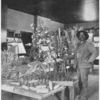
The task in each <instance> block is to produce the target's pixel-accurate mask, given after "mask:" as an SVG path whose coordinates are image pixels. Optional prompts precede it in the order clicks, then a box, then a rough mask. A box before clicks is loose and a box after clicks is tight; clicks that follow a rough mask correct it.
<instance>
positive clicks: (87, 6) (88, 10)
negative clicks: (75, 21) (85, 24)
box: [82, 0, 97, 21]
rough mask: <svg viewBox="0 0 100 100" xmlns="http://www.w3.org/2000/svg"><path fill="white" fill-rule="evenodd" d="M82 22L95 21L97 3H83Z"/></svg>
mask: <svg viewBox="0 0 100 100" xmlns="http://www.w3.org/2000/svg"><path fill="white" fill-rule="evenodd" d="M82 8H83V12H82V13H83V20H85V21H95V20H97V2H96V0H84V1H83V7H82Z"/></svg>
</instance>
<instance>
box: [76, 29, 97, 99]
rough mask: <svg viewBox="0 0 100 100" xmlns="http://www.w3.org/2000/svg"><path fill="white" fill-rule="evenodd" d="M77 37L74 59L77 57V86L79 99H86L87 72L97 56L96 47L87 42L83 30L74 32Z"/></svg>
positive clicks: (85, 33)
mask: <svg viewBox="0 0 100 100" xmlns="http://www.w3.org/2000/svg"><path fill="white" fill-rule="evenodd" d="M76 36H77V38H78V39H79V43H78V44H77V49H76V59H77V66H78V67H77V69H78V76H79V87H80V93H81V94H82V95H80V97H81V98H82V99H80V100H88V97H87V94H88V91H87V90H88V74H89V70H90V68H91V67H92V63H93V61H94V60H95V58H96V57H97V51H96V48H95V47H94V46H93V44H92V43H89V42H88V41H87V39H88V38H89V36H88V33H87V32H85V31H79V32H77V34H76Z"/></svg>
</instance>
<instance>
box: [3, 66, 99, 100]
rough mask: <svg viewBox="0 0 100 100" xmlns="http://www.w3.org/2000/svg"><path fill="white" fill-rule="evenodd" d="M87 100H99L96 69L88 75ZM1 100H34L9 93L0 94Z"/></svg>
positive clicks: (97, 72) (51, 99)
mask: <svg viewBox="0 0 100 100" xmlns="http://www.w3.org/2000/svg"><path fill="white" fill-rule="evenodd" d="M88 84H89V92H88V96H89V100H99V71H98V67H97V68H96V69H95V70H94V71H93V72H91V73H90V74H89V83H88ZM1 98H2V99H1V100H36V99H32V98H28V97H23V96H20V95H13V98H12V94H10V93H6V92H2V95H1ZM44 100H57V98H56V97H55V96H50V97H48V98H46V99H44Z"/></svg>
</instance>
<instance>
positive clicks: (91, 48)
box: [88, 43, 98, 63]
mask: <svg viewBox="0 0 100 100" xmlns="http://www.w3.org/2000/svg"><path fill="white" fill-rule="evenodd" d="M88 50H89V52H90V53H91V56H90V58H89V60H88V62H90V63H91V62H93V61H94V60H95V59H96V57H97V56H98V52H97V49H96V48H95V47H94V45H93V44H92V43H90V44H89V45H88Z"/></svg>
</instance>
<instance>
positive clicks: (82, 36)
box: [79, 32, 85, 41]
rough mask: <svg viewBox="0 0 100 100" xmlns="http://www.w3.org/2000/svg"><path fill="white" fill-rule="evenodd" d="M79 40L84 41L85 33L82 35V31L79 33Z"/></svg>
mask: <svg viewBox="0 0 100 100" xmlns="http://www.w3.org/2000/svg"><path fill="white" fill-rule="evenodd" d="M79 40H80V41H85V35H84V33H83V32H81V33H80V36H79Z"/></svg>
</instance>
